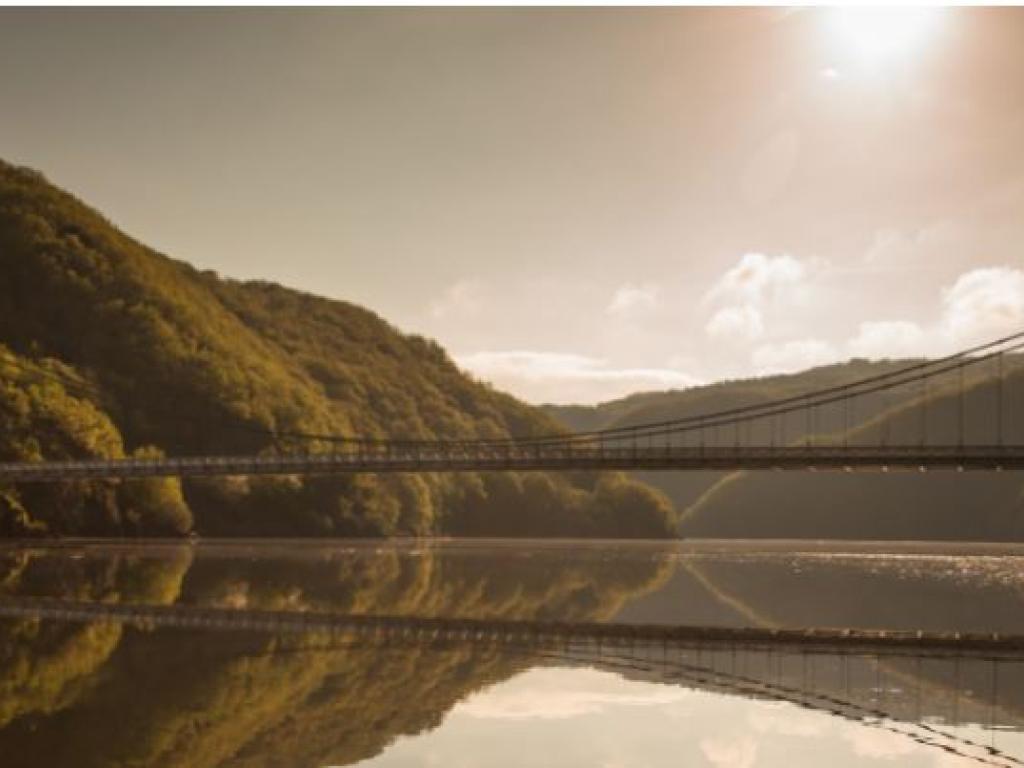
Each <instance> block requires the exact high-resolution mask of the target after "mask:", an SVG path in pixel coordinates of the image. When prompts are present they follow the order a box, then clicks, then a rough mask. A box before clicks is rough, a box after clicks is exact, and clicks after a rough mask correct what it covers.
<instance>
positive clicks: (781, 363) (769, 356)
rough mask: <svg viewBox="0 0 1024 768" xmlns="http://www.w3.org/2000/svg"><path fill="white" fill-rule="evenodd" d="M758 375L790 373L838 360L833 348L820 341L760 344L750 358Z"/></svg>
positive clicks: (808, 340)
mask: <svg viewBox="0 0 1024 768" xmlns="http://www.w3.org/2000/svg"><path fill="white" fill-rule="evenodd" d="M751 359H752V362H753V364H754V368H755V371H756V373H757V374H758V375H762V376H763V375H767V374H774V373H792V372H795V371H802V370H804V369H805V368H813V367H814V366H817V365H824V364H826V363H832V362H835V361H836V360H838V359H840V355H839V353H838V351H837V350H836V348H835V347H833V346H832V345H831V344H829V343H828V342H826V341H822V340H821V339H799V340H796V341H786V342H782V343H779V344H762V345H761V346H759V347H758V348H757V349H755V350H754V354H753V356H752V358H751Z"/></svg>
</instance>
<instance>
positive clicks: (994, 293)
mask: <svg viewBox="0 0 1024 768" xmlns="http://www.w3.org/2000/svg"><path fill="white" fill-rule="evenodd" d="M942 303H943V317H942V326H943V331H944V333H945V334H946V336H947V337H948V338H949V339H950V340H951V341H952V342H954V343H956V344H961V345H963V344H973V343H977V342H983V341H988V340H991V339H994V338H997V337H999V336H1001V335H1005V334H1008V333H1012V332H1013V331H1016V330H1020V328H1021V326H1024V271H1021V270H1019V269H1012V268H1010V267H985V268H982V269H973V270H971V271H969V272H965V273H964V274H962V275H960V277H959V278H958V279H957V281H956V282H955V283H954V284H953V285H952V286H950V287H949V288H946V289H945V290H943V292H942Z"/></svg>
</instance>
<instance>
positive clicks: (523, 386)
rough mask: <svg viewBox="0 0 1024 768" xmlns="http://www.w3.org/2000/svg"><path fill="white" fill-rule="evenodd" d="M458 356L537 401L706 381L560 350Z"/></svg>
mask: <svg viewBox="0 0 1024 768" xmlns="http://www.w3.org/2000/svg"><path fill="white" fill-rule="evenodd" d="M455 359H456V362H457V363H458V364H459V365H460V366H462V367H463V368H465V369H466V370H468V371H470V372H471V373H473V374H474V375H475V376H476V377H478V378H480V379H483V380H485V381H489V382H490V383H491V384H493V385H494V386H495V387H497V388H498V389H502V390H505V391H508V392H511V393H513V394H515V395H517V396H519V397H522V398H524V399H525V400H527V401H529V402H534V403H582V404H592V403H598V402H602V401H605V400H612V399H614V398H616V397H622V396H624V395H627V394H631V393H633V392H638V391H644V390H662V389H681V388H684V387H691V386H695V385H697V384H700V383H701V382H700V381H699V380H698V379H696V378H694V377H693V376H690V375H688V374H686V373H683V372H682V371H679V370H675V369H672V368H612V367H610V366H609V365H608V362H607V361H605V360H600V359H597V358H593V357H587V356H585V355H574V354H561V353H557V352H533V351H527V350H515V351H507V352H506V351H503V352H490V351H488V352H476V353H474V354H469V355H456V358H455Z"/></svg>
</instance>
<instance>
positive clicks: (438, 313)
mask: <svg viewBox="0 0 1024 768" xmlns="http://www.w3.org/2000/svg"><path fill="white" fill-rule="evenodd" d="M483 293H484V286H483V283H482V282H480V281H479V280H470V279H467V280H459V281H457V282H455V283H453V284H452V285H450V286H449V287H448V288H447V290H445V292H444V293H443V294H442V295H441V296H440V297H439V298H436V299H434V300H433V301H431V302H430V306H429V308H428V309H429V311H430V315H431V316H432V317H434V318H436V319H441V318H445V317H456V318H467V317H474V316H476V315H479V314H480V311H481V310H482V309H483V308H484V296H483Z"/></svg>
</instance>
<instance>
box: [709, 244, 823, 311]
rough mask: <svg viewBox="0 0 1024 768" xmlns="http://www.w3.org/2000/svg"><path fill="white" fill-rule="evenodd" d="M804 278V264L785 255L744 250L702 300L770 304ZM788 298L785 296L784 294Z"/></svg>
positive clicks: (805, 275)
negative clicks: (737, 261) (746, 251)
mask: <svg viewBox="0 0 1024 768" xmlns="http://www.w3.org/2000/svg"><path fill="white" fill-rule="evenodd" d="M806 277H807V267H806V266H805V265H804V263H803V262H801V261H800V260H798V259H795V258H793V257H792V256H790V255H788V254H782V255H781V256H766V255H765V254H763V253H745V254H743V256H742V257H741V258H740V260H739V263H738V264H736V266H734V267H732V269H730V270H728V271H727V272H726V273H725V274H724V275H722V277H721V279H719V281H718V282H717V283H715V284H714V285H713V286H711V289H710V290H709V291H708V292H707V294H706V296H705V300H706V301H721V302H724V303H728V304H754V305H758V304H761V303H770V302H772V301H775V300H778V299H780V298H784V294H786V293H787V292H791V291H792V289H793V288H795V287H797V286H799V284H800V283H801V282H803V281H804V280H805V279H806ZM785 298H789V297H785Z"/></svg>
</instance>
